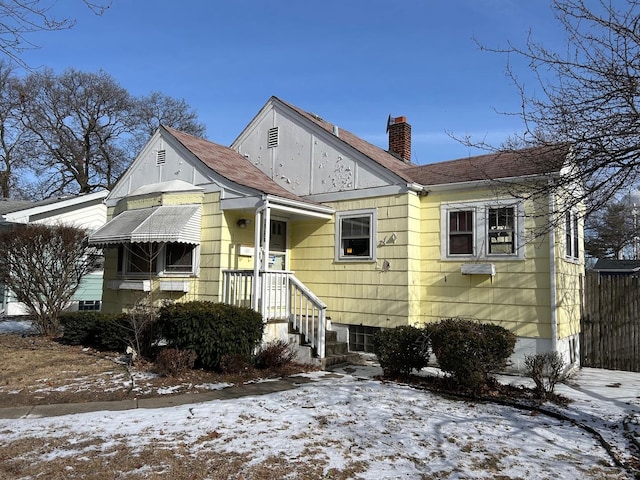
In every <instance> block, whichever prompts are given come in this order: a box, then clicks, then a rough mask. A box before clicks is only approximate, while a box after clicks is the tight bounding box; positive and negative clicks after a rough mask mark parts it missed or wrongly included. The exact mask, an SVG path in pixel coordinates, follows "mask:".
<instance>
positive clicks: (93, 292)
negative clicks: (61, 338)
mask: <svg viewBox="0 0 640 480" xmlns="http://www.w3.org/2000/svg"><path fill="white" fill-rule="evenodd" d="M108 194H109V192H108V191H107V190H102V191H99V192H94V193H88V194H84V195H74V196H66V197H58V198H53V199H48V200H43V201H41V202H31V201H28V200H12V199H0V228H8V227H10V226H11V225H13V224H17V223H44V224H47V225H57V224H65V225H72V226H75V227H79V228H84V229H86V230H87V231H88V232H89V233H91V232H93V231H95V230H97V229H98V228H100V227H101V226H102V225H104V224H105V223H106V221H107V207H106V206H105V204H104V199H105V198H106V196H107V195H108ZM102 276H103V271H102V269H100V270H97V271H95V272H92V273H90V274H89V275H87V276H86V277H85V278H83V280H82V282H81V283H80V286H79V288H78V290H77V291H76V293H75V295H74V296H73V304H72V305H71V309H72V310H100V306H101V302H102ZM25 313H26V311H25V307H24V305H22V304H21V303H19V302H18V301H17V300H16V299H15V297H14V295H13V294H12V293H11V291H9V290H7V289H6V288H5V287H4V285H1V284H0V314H3V315H24V314H25Z"/></svg>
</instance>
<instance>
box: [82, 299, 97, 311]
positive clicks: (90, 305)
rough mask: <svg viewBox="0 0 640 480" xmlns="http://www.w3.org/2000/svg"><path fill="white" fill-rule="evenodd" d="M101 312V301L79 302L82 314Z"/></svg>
mask: <svg viewBox="0 0 640 480" xmlns="http://www.w3.org/2000/svg"><path fill="white" fill-rule="evenodd" d="M99 310H100V300H80V302H78V311H80V312H97V311H99Z"/></svg>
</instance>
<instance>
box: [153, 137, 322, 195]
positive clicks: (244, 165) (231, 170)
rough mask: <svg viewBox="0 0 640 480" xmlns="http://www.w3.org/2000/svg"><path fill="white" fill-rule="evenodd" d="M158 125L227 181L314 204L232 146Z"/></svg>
mask: <svg viewBox="0 0 640 480" xmlns="http://www.w3.org/2000/svg"><path fill="white" fill-rule="evenodd" d="M161 128H163V129H164V130H165V131H166V132H167V133H169V134H170V135H171V136H173V137H174V138H175V139H176V140H178V142H180V143H181V144H182V145H183V146H184V147H185V148H186V149H187V150H189V151H190V152H191V153H192V154H193V155H195V156H196V157H197V158H198V159H199V160H200V161H202V163H204V164H205V165H206V166H208V167H209V168H211V169H212V170H213V171H214V172H216V173H217V174H218V175H221V176H222V177H224V178H226V179H227V180H230V181H232V182H234V183H236V184H238V185H243V186H245V187H249V188H252V189H254V190H257V191H259V192H262V193H266V194H269V195H275V196H277V197H282V198H288V199H290V200H296V201H300V202H304V203H313V202H309V201H308V200H303V199H302V198H300V197H298V196H297V195H295V194H293V193H291V192H290V191H288V190H286V189H284V188H282V187H281V186H280V185H278V184H277V183H276V182H274V181H273V180H271V178H269V177H268V176H267V175H265V174H264V173H263V172H262V171H261V170H260V169H259V168H258V167H256V166H255V165H253V164H252V163H251V162H250V161H249V160H247V159H246V158H245V157H243V156H242V155H240V154H239V153H238V152H236V151H235V150H232V149H231V148H228V147H224V146H222V145H219V144H217V143H213V142H210V141H209V140H205V139H203V138H199V137H194V136H193V135H189V134H188V133H184V132H181V131H179V130H176V129H174V128H170V127H164V126H162V127H161Z"/></svg>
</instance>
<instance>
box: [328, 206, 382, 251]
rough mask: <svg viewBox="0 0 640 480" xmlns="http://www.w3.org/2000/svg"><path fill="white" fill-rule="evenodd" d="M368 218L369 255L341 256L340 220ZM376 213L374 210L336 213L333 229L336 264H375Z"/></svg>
mask: <svg viewBox="0 0 640 480" xmlns="http://www.w3.org/2000/svg"><path fill="white" fill-rule="evenodd" d="M366 216H368V217H369V220H370V223H369V225H370V231H369V253H370V255H369V256H368V257H350V256H345V255H342V220H343V219H345V218H354V217H366ZM377 225H378V212H377V210H376V209H375V208H367V209H362V210H346V211H343V212H337V213H336V228H335V242H334V243H335V261H336V262H341V263H345V262H360V263H364V262H375V261H376V259H377V243H376V238H377V232H378V227H377Z"/></svg>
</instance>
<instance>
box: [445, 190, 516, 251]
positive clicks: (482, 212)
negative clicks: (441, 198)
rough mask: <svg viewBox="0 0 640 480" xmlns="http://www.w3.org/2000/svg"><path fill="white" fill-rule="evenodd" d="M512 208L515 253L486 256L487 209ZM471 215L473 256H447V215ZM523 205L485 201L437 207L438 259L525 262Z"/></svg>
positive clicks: (511, 201) (508, 201)
mask: <svg viewBox="0 0 640 480" xmlns="http://www.w3.org/2000/svg"><path fill="white" fill-rule="evenodd" d="M500 207H515V223H516V225H515V229H514V230H515V231H514V233H515V236H516V238H515V253H512V254H508V253H494V254H489V243H488V239H489V220H488V213H489V209H490V208H500ZM462 210H466V211H469V210H470V211H472V212H473V254H469V255H455V254H453V255H451V254H449V212H451V211H462ZM524 233H525V232H524V205H523V202H522V201H521V200H517V199H505V200H485V201H470V202H451V203H443V204H441V205H440V258H441V259H442V260H449V261H469V260H491V261H501V260H504V261H509V260H524V258H525V257H524V250H525V249H524V244H525V242H524Z"/></svg>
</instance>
